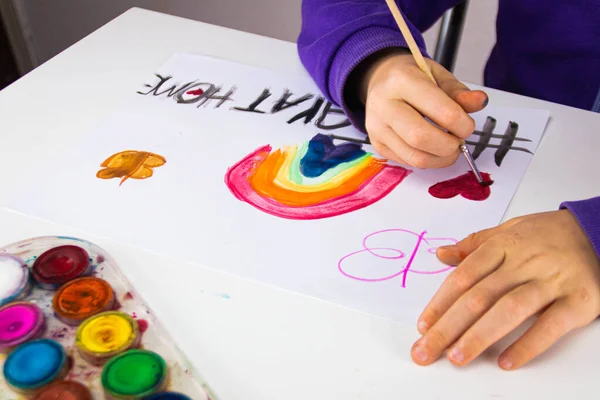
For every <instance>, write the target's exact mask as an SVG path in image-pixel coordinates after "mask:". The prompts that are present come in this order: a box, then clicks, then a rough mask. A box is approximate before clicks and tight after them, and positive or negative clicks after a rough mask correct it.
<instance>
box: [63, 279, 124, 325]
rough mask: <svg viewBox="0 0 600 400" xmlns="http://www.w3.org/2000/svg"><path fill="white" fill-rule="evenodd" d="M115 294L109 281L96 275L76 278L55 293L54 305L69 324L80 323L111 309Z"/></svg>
mask: <svg viewBox="0 0 600 400" xmlns="http://www.w3.org/2000/svg"><path fill="white" fill-rule="evenodd" d="M114 304H115V294H114V291H113V289H112V287H111V286H110V284H109V283H108V282H106V281H105V280H104V279H100V278H96V277H84V278H79V279H75V280H73V281H71V282H69V283H66V284H65V285H63V286H62V287H61V288H60V289H59V290H58V291H57V292H56V294H55V295H54V299H53V301H52V306H53V308H54V312H55V313H56V316H57V317H58V318H59V319H60V320H61V321H63V322H64V323H66V324H68V325H79V324H80V323H81V322H83V321H84V320H85V319H86V318H89V317H91V316H93V315H95V314H98V313H101V312H103V311H108V310H111V309H112V308H113V307H114Z"/></svg>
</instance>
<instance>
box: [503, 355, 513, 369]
mask: <svg viewBox="0 0 600 400" xmlns="http://www.w3.org/2000/svg"><path fill="white" fill-rule="evenodd" d="M500 367H502V369H512V367H513V363H512V361H510V359H509V358H508V357H500Z"/></svg>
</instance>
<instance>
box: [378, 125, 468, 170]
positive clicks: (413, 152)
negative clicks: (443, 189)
mask: <svg viewBox="0 0 600 400" xmlns="http://www.w3.org/2000/svg"><path fill="white" fill-rule="evenodd" d="M370 136H372V137H373V139H374V140H373V146H374V147H375V150H377V151H378V152H380V148H379V145H383V146H385V147H387V149H389V150H391V151H392V153H394V155H395V157H389V159H391V160H394V161H397V162H400V163H403V162H402V161H404V164H405V165H410V166H412V167H415V168H444V167H447V166H449V165H452V164H454V162H455V161H456V159H457V158H458V154H453V155H451V156H449V157H438V156H435V155H433V154H429V153H426V152H424V151H421V150H419V149H416V148H414V147H412V146H410V145H408V144H407V143H406V142H405V141H404V140H402V138H401V137H400V136H398V134H397V133H396V132H395V131H393V130H392V129H391V128H390V127H386V128H382V129H380V130H378V131H377V132H376V133H373V134H370ZM382 155H383V154H382Z"/></svg>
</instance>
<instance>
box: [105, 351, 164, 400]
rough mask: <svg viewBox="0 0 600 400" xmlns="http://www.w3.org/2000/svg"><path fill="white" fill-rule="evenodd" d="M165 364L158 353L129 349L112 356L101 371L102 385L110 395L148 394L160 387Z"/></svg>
mask: <svg viewBox="0 0 600 400" xmlns="http://www.w3.org/2000/svg"><path fill="white" fill-rule="evenodd" d="M166 375H167V364H166V363H165V361H164V360H163V359H162V357H161V356H159V355H158V354H156V353H154V352H151V351H147V350H129V351H126V352H125V353H123V354H121V355H119V356H116V357H114V358H112V359H111V360H110V361H109V362H108V363H107V364H106V366H105V367H104V369H103V371H102V386H103V387H104V390H105V391H106V392H108V393H109V394H110V395H112V396H115V397H119V396H140V397H144V396H149V395H151V394H153V393H154V392H156V391H157V390H160V389H161V386H162V385H163V383H164V382H165V379H166Z"/></svg>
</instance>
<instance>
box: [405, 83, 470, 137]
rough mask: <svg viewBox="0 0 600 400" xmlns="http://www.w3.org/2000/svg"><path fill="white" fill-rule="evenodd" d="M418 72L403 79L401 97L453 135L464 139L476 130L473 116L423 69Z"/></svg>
mask: <svg viewBox="0 0 600 400" xmlns="http://www.w3.org/2000/svg"><path fill="white" fill-rule="evenodd" d="M418 73H419V75H415V76H410V77H409V78H410V79H408V78H407V79H405V80H403V81H402V82H403V83H404V85H403V87H402V88H401V89H402V95H401V99H402V100H404V101H406V102H407V103H408V104H410V105H411V106H412V107H414V108H415V109H416V110H417V111H418V112H419V113H420V114H422V115H424V116H425V117H427V118H429V119H430V120H431V121H433V122H434V123H435V124H437V125H438V126H440V127H442V128H443V129H446V130H447V131H449V132H451V133H452V134H453V135H455V136H458V137H459V138H463V139H464V138H467V137H469V136H470V135H471V134H472V133H473V131H474V130H475V121H474V120H473V118H471V116H469V114H467V112H466V111H465V110H464V109H463V108H462V106H461V105H460V104H458V103H457V102H456V101H454V100H453V99H451V98H450V97H449V96H448V95H447V94H446V93H445V92H444V91H443V90H442V89H441V88H440V87H438V86H437V85H435V84H434V83H433V82H431V81H429V80H428V79H427V77H425V76H424V75H423V73H422V72H421V71H418ZM446 134H447V133H446ZM447 135H448V134H447Z"/></svg>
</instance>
